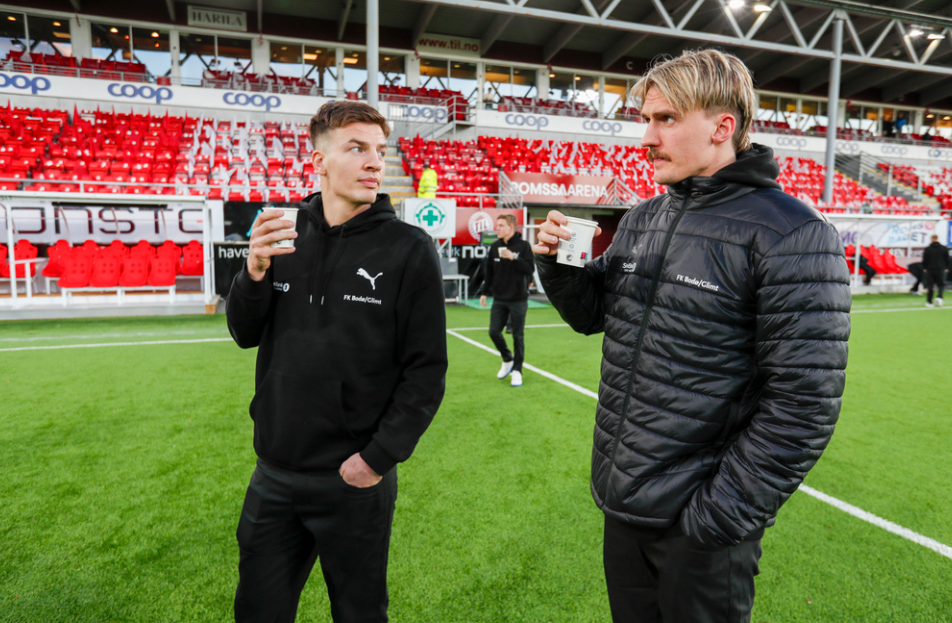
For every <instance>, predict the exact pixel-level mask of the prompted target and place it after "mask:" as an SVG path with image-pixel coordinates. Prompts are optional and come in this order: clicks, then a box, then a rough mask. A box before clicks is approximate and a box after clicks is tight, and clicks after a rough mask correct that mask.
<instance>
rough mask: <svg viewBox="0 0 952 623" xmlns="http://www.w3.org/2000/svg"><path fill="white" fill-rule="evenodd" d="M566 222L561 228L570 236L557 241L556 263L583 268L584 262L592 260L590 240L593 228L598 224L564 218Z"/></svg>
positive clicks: (593, 234)
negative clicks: (567, 231) (570, 235)
mask: <svg viewBox="0 0 952 623" xmlns="http://www.w3.org/2000/svg"><path fill="white" fill-rule="evenodd" d="M565 220H566V221H568V222H567V223H566V224H565V225H563V227H564V228H565V229H567V230H569V232H570V233H571V234H572V237H571V238H569V239H568V240H559V253H558V256H557V257H556V261H558V263H559V264H566V265H568V266H585V262H587V261H589V260H590V259H592V257H591V252H592V238H594V237H595V228H596V227H598V223H596V222H595V221H587V220H585V219H583V218H575V217H574V216H566V217H565Z"/></svg>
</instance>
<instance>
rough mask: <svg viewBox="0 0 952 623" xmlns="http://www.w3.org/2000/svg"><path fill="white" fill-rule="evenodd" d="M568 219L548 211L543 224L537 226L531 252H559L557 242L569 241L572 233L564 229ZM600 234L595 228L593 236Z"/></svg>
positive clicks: (558, 213) (554, 253)
mask: <svg viewBox="0 0 952 623" xmlns="http://www.w3.org/2000/svg"><path fill="white" fill-rule="evenodd" d="M566 223H568V218H567V217H566V216H565V215H564V214H562V213H561V212H559V211H558V210H550V211H549V214H548V216H547V217H546V219H545V222H544V223H542V224H541V225H540V226H539V232H538V235H537V240H538V241H537V242H536V244H534V245H532V251H533V252H534V253H536V254H538V255H556V254H557V253H558V252H559V241H561V240H570V239H571V238H572V232H570V231H569V230H568V229H566V228H565V227H564V225H565V224H566ZM601 233H602V228H601V227H596V228H595V235H596V236H598V235H600V234H601Z"/></svg>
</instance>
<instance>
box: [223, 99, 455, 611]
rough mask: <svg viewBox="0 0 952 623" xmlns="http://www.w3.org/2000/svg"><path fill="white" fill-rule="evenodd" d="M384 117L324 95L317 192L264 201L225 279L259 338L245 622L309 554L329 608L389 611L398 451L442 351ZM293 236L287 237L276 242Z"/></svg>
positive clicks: (436, 293) (434, 291) (434, 292)
mask: <svg viewBox="0 0 952 623" xmlns="http://www.w3.org/2000/svg"><path fill="white" fill-rule="evenodd" d="M389 132H390V128H389V126H388V125H387V122H386V120H385V119H384V118H383V117H382V116H381V115H380V113H378V112H377V111H376V110H375V109H374V108H372V107H370V106H368V105H367V104H364V103H360V102H349V101H339V102H331V103H328V104H325V105H324V106H322V107H321V109H320V110H319V111H318V113H317V114H316V115H315V116H314V118H313V119H312V120H311V125H310V134H311V142H312V144H313V145H314V153H313V155H312V161H313V163H314V170H315V171H316V172H317V173H318V174H319V175H320V176H321V188H322V192H320V193H315V194H313V195H311V196H309V197H307V198H306V199H305V200H304V202H303V204H302V208H303V209H302V210H301V217H300V218H298V220H297V223H293V222H290V221H288V220H285V219H282V218H281V217H280V215H278V216H275V215H274V214H271V213H269V211H266V212H264V213H262V214H261V215H259V217H258V218H257V220H256V221H255V223H254V225H253V229H252V233H251V244H250V247H249V253H248V261H247V263H246V265H245V267H244V269H243V270H242V272H241V273H239V274H238V275H237V276H236V278H235V281H234V285H233V287H232V289H231V292H230V293H229V295H228V299H227V302H226V311H227V317H228V328H229V330H230V331H231V334H232V337H234V339H235V341H236V342H237V343H238V345H239V346H241V347H242V348H251V347H255V346H257V347H258V360H257V367H256V372H255V395H254V399H253V400H252V401H251V407H250V412H251V417H252V419H253V420H254V447H255V452H256V453H257V455H258V461H257V466H256V468H255V471H254V474H253V475H252V477H251V483H250V485H249V486H248V491H247V494H246V497H245V502H244V506H243V507H242V511H241V518H240V520H239V523H238V532H237V537H238V546H239V553H240V559H239V566H238V569H239V583H238V590H237V593H236V596H235V620H236V621H239V622H245V621H249V622H252V621H253V622H259V621H260V622H264V621H268V622H290V621H293V620H294V617H295V615H296V613H297V606H298V600H299V598H300V593H301V589H302V588H303V587H304V584H305V582H306V581H307V578H308V575H309V574H310V571H311V568H312V566H313V564H314V562H315V560H316V559H318V558H319V559H320V564H321V570H322V572H323V574H324V579H325V581H326V583H327V591H328V595H329V597H330V602H331V614H332V615H333V618H334V621H335V622H337V623H341V622H357V621H360V622H361V623H364V622H367V623H370V622H384V621H387V605H388V597H387V584H386V572H387V556H388V553H389V544H390V528H391V523H392V520H393V512H394V506H395V502H396V497H397V473H396V468H395V466H396V464H397V463H399V462H401V461H405V460H406V459H407V458H409V456H410V454H411V453H412V452H413V449H414V447H415V446H416V444H417V441H419V439H420V436H421V435H422V434H423V432H424V431H425V430H426V428H427V426H428V425H429V424H430V421H431V420H432V419H433V416H434V414H435V413H436V410H437V408H438V407H439V404H440V401H441V400H442V397H443V390H444V381H445V375H446V366H447V359H446V317H445V312H444V301H443V285H442V279H441V277H440V267H439V261H438V259H437V255H436V250H435V247H434V245H433V242H432V240H431V239H430V237H429V236H427V235H426V234H425V233H424V232H423V231H422V230H420V229H418V228H416V227H413V226H411V225H409V224H406V223H403V222H401V221H399V220H397V218H396V214H395V212H394V209H393V206H391V204H390V198H389V197H388V196H387V195H378V194H377V191H378V190H379V189H380V182H381V179H382V176H383V171H384V151H385V150H386V146H387V144H386V140H387V135H388V134H389ZM287 228H294V231H290V232H289V231H288V230H287ZM282 230H283V231H282ZM287 238H292V239H294V243H295V244H294V247H292V248H282V247H274V246H271V245H272V243H274V242H277V241H278V240H282V239H287Z"/></svg>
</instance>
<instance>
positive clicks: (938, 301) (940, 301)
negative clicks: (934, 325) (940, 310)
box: [935, 299, 942, 307]
mask: <svg viewBox="0 0 952 623" xmlns="http://www.w3.org/2000/svg"><path fill="white" fill-rule="evenodd" d="M935 304H936V305H938V306H939V307H942V299H936V300H935Z"/></svg>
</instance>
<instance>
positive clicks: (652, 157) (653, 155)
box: [647, 149, 670, 162]
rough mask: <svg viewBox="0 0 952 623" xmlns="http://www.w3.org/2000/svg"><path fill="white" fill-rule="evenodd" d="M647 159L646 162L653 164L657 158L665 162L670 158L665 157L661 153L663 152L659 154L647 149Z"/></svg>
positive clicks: (665, 155)
mask: <svg viewBox="0 0 952 623" xmlns="http://www.w3.org/2000/svg"><path fill="white" fill-rule="evenodd" d="M647 158H648V162H654V161H655V160H656V159H657V158H663V159H665V160H670V158H668V155H667V154H665V153H663V152H660V151H656V150H654V149H649V150H648V155H647Z"/></svg>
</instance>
